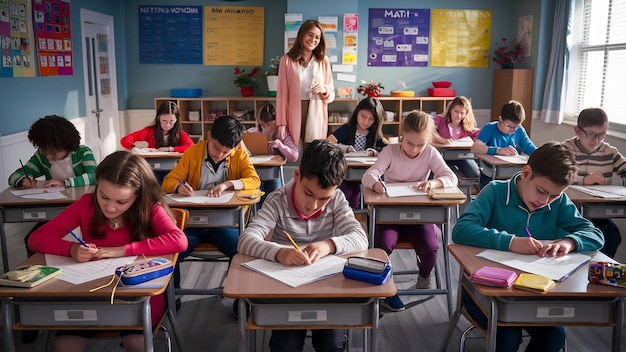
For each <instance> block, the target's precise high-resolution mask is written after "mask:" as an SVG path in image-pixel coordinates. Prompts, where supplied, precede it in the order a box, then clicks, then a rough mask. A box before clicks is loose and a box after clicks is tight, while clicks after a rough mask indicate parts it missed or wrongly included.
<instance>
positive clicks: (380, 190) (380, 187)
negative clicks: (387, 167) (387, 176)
mask: <svg viewBox="0 0 626 352" xmlns="http://www.w3.org/2000/svg"><path fill="white" fill-rule="evenodd" d="M372 190H373V191H374V192H376V193H380V194H383V193H385V186H383V184H382V183H380V182H376V183H375V184H374V186H372Z"/></svg>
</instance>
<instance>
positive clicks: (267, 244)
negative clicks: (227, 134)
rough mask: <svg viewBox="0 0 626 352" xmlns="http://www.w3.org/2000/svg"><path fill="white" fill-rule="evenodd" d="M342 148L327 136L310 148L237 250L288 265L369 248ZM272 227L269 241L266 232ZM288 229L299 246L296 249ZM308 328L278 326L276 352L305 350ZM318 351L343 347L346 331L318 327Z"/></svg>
mask: <svg viewBox="0 0 626 352" xmlns="http://www.w3.org/2000/svg"><path fill="white" fill-rule="evenodd" d="M345 173H346V161H345V159H344V158H343V153H342V152H341V150H340V149H339V148H338V147H337V146H336V145H333V144H331V143H330V142H328V141H326V140H314V141H313V142H311V144H310V145H309V146H308V147H307V148H306V149H305V151H304V153H303V155H302V160H301V161H300V166H299V168H298V169H296V170H295V171H294V175H293V179H292V180H291V181H290V182H289V183H287V184H286V185H285V186H284V187H282V188H280V189H278V190H276V191H275V192H273V193H272V194H270V195H269V196H268V197H267V199H266V200H265V203H263V207H261V210H259V212H258V213H257V215H256V216H255V217H254V218H253V219H252V221H251V222H250V224H249V225H248V227H246V230H245V231H244V233H243V234H242V235H241V238H240V240H239V245H238V247H237V249H238V250H239V252H240V253H244V254H248V255H251V256H255V257H258V258H263V259H266V260H272V261H277V262H280V263H282V264H285V265H309V264H312V263H315V262H317V261H318V260H319V259H320V258H322V257H324V256H327V255H329V254H344V253H350V252H355V251H360V250H364V249H367V247H368V240H367V235H366V234H365V231H363V228H362V227H361V224H360V223H359V222H358V221H357V220H356V219H355V217H354V213H353V212H352V209H350V205H349V204H348V202H347V201H346V198H345V197H344V195H343V193H342V192H341V191H340V190H339V189H337V187H338V186H339V184H340V183H341V181H343V178H344V176H345ZM272 230H273V234H272V237H271V239H270V240H269V241H266V240H265V237H266V236H267V235H268V234H269V233H270V232H271V231H272ZM286 233H289V234H290V235H291V236H292V238H293V240H294V241H295V242H296V244H297V245H298V247H299V248H300V250H297V249H295V248H294V246H293V245H292V243H291V242H290V241H289V239H288V237H287V235H286ZM306 333H307V331H306V330H273V331H272V337H271V338H270V348H271V350H272V351H276V352H279V351H301V350H302V346H304V338H305V336H306ZM312 335H313V338H312V344H313V346H314V347H315V350H316V351H344V349H345V346H344V345H345V330H343V329H328V330H313V331H312Z"/></svg>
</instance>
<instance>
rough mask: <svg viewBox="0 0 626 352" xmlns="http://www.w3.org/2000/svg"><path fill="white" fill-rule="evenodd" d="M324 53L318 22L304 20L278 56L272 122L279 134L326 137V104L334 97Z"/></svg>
mask: <svg viewBox="0 0 626 352" xmlns="http://www.w3.org/2000/svg"><path fill="white" fill-rule="evenodd" d="M325 54H326V39H325V38H324V31H323V30H322V25H321V24H320V23H319V22H318V21H316V20H306V21H305V22H304V23H303V24H302V26H300V30H298V35H297V37H296V41H295V42H294V44H293V47H292V48H291V49H290V50H289V52H288V53H287V54H285V55H283V57H282V58H281V59H280V64H279V67H280V69H279V70H278V91H277V97H276V126H278V132H279V135H280V136H284V135H285V134H286V131H289V134H290V135H291V137H293V140H294V142H296V143H299V141H300V135H301V134H302V137H303V140H304V142H305V143H310V142H311V141H312V140H314V139H321V138H326V134H327V131H328V104H329V103H331V102H332V101H333V100H335V86H334V84H333V75H332V71H331V70H330V62H329V60H328V57H326V55H325Z"/></svg>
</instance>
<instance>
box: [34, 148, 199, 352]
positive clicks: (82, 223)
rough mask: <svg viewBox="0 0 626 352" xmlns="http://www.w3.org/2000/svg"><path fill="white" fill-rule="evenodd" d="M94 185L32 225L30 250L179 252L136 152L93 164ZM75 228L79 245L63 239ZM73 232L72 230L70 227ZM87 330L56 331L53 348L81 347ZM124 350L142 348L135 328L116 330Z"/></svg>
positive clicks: (178, 237)
mask: <svg viewBox="0 0 626 352" xmlns="http://www.w3.org/2000/svg"><path fill="white" fill-rule="evenodd" d="M95 177H96V182H97V183H96V189H95V191H94V193H88V194H85V195H84V196H82V197H81V198H80V199H79V200H77V201H76V202H74V203H73V204H72V205H70V206H69V207H67V209H65V210H63V212H61V214H59V215H58V216H57V217H55V218H54V219H52V220H50V221H49V222H47V223H46V224H45V225H43V226H42V227H40V228H39V229H37V231H35V232H34V233H33V235H32V236H31V238H30V240H29V241H28V246H29V247H30V249H31V250H33V251H35V252H41V253H49V254H56V255H61V256H69V257H72V258H74V259H75V260H76V261H77V262H87V261H90V260H98V259H102V258H114V257H122V256H133V255H137V256H142V255H151V256H155V255H164V254H171V253H176V252H180V251H183V250H185V248H186V247H187V238H186V237H185V235H184V233H183V232H182V231H181V230H180V229H179V228H178V227H177V226H176V224H175V222H174V220H173V218H172V216H171V214H170V212H169V210H168V207H167V205H166V204H165V203H164V201H163V191H162V190H161V189H160V187H159V183H158V181H157V180H156V178H155V176H154V174H153V173H152V169H151V168H150V165H148V163H147V162H146V161H145V160H144V159H143V158H142V157H140V156H137V155H134V154H132V153H130V152H127V151H118V152H114V153H112V154H110V155H109V156H107V157H106V158H105V159H104V160H103V161H102V162H101V163H100V165H98V167H97V168H96V172H95ZM68 228H69V229H79V231H80V233H82V239H83V241H84V242H85V243H86V244H87V246H84V245H83V244H80V243H78V242H75V241H67V240H65V239H64V237H66V236H67V234H68V231H67V229H68ZM74 232H76V230H75V231H74ZM150 304H151V307H152V323H153V324H156V323H157V322H158V320H159V318H160V317H161V316H162V315H163V313H164V311H165V298H164V296H163V295H160V296H155V297H152V298H151V299H150ZM93 333H94V332H93V331H85V330H80V331H72V330H60V331H59V332H57V335H56V337H55V339H54V350H55V351H70V352H72V351H83V350H84V349H85V346H86V345H87V343H88V341H89V340H88V339H89V338H90V337H92V336H93ZM120 334H121V336H122V342H123V344H124V347H125V348H126V350H127V351H143V349H144V347H143V335H142V332H141V331H137V330H129V331H121V332H120Z"/></svg>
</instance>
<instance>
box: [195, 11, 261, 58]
mask: <svg viewBox="0 0 626 352" xmlns="http://www.w3.org/2000/svg"><path fill="white" fill-rule="evenodd" d="M264 32H265V9H264V8H263V7H251V6H205V7H204V48H203V57H204V60H203V63H204V64H205V65H237V66H253V65H255V66H261V65H263V38H264Z"/></svg>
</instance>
